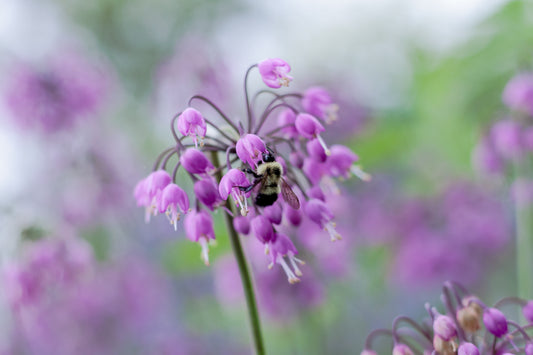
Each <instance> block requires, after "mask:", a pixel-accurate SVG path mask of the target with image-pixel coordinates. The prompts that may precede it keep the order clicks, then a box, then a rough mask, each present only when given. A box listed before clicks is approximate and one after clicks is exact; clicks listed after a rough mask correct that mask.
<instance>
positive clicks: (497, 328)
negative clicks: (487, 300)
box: [483, 308, 507, 338]
mask: <svg viewBox="0 0 533 355" xmlns="http://www.w3.org/2000/svg"><path fill="white" fill-rule="evenodd" d="M483 323H484V324H485V327H486V328H487V330H488V331H489V332H491V333H492V334H494V336H496V337H498V338H499V337H501V336H503V335H505V334H506V333H507V319H506V318H505V315H504V314H503V313H502V312H501V311H500V310H499V309H496V308H487V309H485V312H483Z"/></svg>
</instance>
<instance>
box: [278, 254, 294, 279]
mask: <svg viewBox="0 0 533 355" xmlns="http://www.w3.org/2000/svg"><path fill="white" fill-rule="evenodd" d="M276 261H277V262H278V264H280V265H281V267H282V268H283V271H285V274H286V275H287V279H288V280H289V283H290V284H293V283H296V282H300V279H299V278H297V277H296V275H294V273H293V272H292V270H291V269H290V268H289V265H287V263H286V262H285V259H283V258H282V257H279V258H278V260H276Z"/></svg>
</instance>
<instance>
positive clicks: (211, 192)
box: [194, 178, 222, 211]
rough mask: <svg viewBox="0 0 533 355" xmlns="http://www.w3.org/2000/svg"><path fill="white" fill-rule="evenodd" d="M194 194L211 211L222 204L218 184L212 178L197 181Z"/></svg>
mask: <svg viewBox="0 0 533 355" xmlns="http://www.w3.org/2000/svg"><path fill="white" fill-rule="evenodd" d="M194 194H195V195H196V197H197V198H198V200H200V202H201V203H203V204H204V205H205V206H206V207H207V208H209V209H210V210H211V211H213V210H214V209H215V207H216V206H217V205H218V204H220V203H221V202H222V199H221V198H220V194H219V192H218V186H217V183H216V182H215V180H213V179H211V178H207V179H202V180H198V181H196V182H195V183H194Z"/></svg>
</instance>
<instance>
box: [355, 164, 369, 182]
mask: <svg viewBox="0 0 533 355" xmlns="http://www.w3.org/2000/svg"><path fill="white" fill-rule="evenodd" d="M350 171H351V172H352V174H354V175H355V176H357V177H358V178H359V179H361V180H363V181H370V180H372V175H370V174H369V173H366V172H364V171H363V169H361V165H352V167H351V168H350Z"/></svg>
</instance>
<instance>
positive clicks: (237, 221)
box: [233, 216, 250, 235]
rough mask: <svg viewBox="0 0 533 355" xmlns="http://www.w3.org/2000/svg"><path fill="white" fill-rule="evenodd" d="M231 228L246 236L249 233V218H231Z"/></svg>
mask: <svg viewBox="0 0 533 355" xmlns="http://www.w3.org/2000/svg"><path fill="white" fill-rule="evenodd" d="M233 227H234V228H235V230H236V231H237V232H238V233H240V234H242V235H247V234H248V233H250V216H246V217H244V216H236V217H234V218H233Z"/></svg>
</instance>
